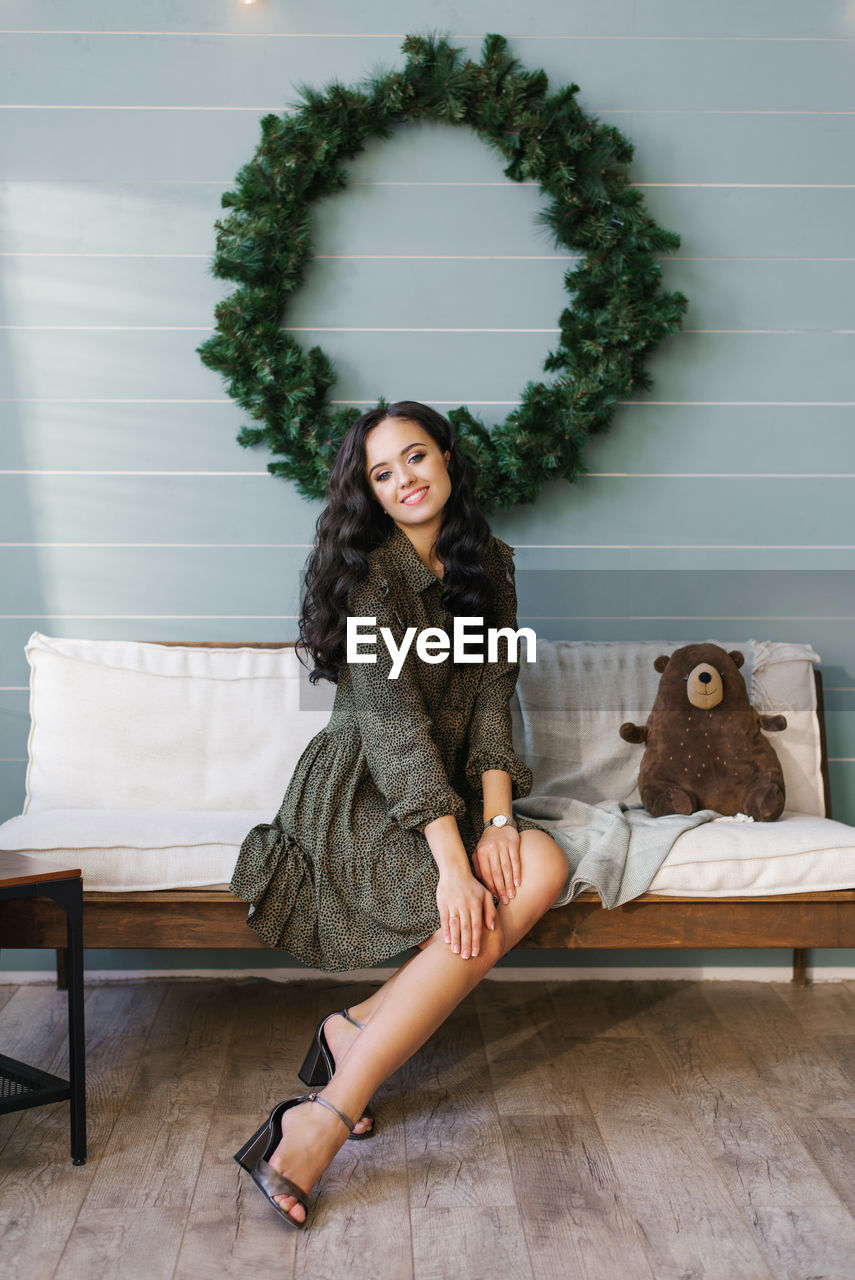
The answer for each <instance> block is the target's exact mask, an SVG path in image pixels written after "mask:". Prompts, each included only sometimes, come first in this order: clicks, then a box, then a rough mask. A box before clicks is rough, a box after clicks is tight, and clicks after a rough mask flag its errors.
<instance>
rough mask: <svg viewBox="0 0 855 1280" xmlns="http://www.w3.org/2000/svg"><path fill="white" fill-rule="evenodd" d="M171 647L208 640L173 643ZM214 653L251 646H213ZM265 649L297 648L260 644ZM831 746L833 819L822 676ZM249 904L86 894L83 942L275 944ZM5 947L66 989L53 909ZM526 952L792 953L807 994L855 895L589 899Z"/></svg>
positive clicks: (841, 939) (582, 898)
mask: <svg viewBox="0 0 855 1280" xmlns="http://www.w3.org/2000/svg"><path fill="white" fill-rule="evenodd" d="M160 643H165V644H188V643H192V644H193V645H194V646H196V647H200V642H199V641H192V642H188V641H163V642H160ZM204 647H208V648H237V647H245V646H243V645H241V644H240V643H239V642H234V643H231V642H230V643H221V642H211V643H209V644H206V645H205V646H204ZM253 647H257V648H286V647H293V645H281V644H259V645H254V646H253ZM814 677H815V680H816V689H817V715H818V720H819V728H820V741H821V747H822V776H823V784H824V789H825V802H826V816H828V817H830V816H831V791H830V785H829V774H828V753H827V747H826V734H825V718H824V713H823V700H822V677H821V675H820V672H819V671H816V670H815V671H814ZM246 915H247V904H246V903H245V902H244V901H243V900H242V899H239V898H236V897H235V896H234V895H233V894H232V893H230V892H229V891H228V890H226V889H217V888H212V889H169V890H162V891H149V892H140V891H134V892H119V893H102V892H87V893H84V914H83V940H84V946H85V947H89V948H95V949H98V948H111V949H114V948H118V949H122V948H135V949H136V948H140V949H149V948H155V949H157V948H165V947H169V948H181V949H184V948H213V949H226V950H232V949H234V950H243V949H247V950H258V949H263V948H265V944H264V943H263V942H262V941H261V940H260V938H259V937H258V936H257V934H255V933H254V932H253V931H252V930H251V929H250V928H249V927H248V926H247V924H246ZM0 946H3V947H32V948H41V947H48V948H55V949H56V951H57V977H58V984H59V985H61V986H62V985H64V970H65V961H64V946H65V922H64V919H63V918H62V916H61V913H60V912H58V911H57V910H56V908H55V906H54V904H52V903H51V902H49V901H48V900H45V899H33V898H29V899H24V900H23V901H15V902H8V903H2V904H0ZM518 947H519V948H520V949H546V948H556V949H558V948H560V949H567V948H572V949H576V948H579V949H581V948H585V949H601V950H602V949H610V948H613V949H617V950H620V949H627V948H686V949H697V948H734V947H739V948H764V949H768V948H781V947H783V948H786V949H788V950H792V952H793V981H794V982H796V983H797V984H798V985H800V986H804V984H805V981H806V972H807V952H808V950H809V949H810V948H813V947H855V889H843V890H835V891H828V892H824V893H794V894H786V895H779V896H769V897H732V898H696V897H691V898H682V897H679V898H678V897H671V896H668V897H666V896H662V895H656V894H649V893H646V894H642V895H641V896H640V897H638V898H635V899H633V901H631V902H628V903H626V904H625V905H624V906H621V907H615V908H614V909H613V910H606V909H604V908H603V906H602V904H601V902H600V898H599V896H598V895H597V894H596V893H583V894H580V895H579V896H578V897H577V898H575V899H574V901H573V902H571V903H569V904H568V905H567V906H565V907H558V908H555V909H554V910H551V911H548V912H547V913H546V915H545V916H543V917H542V919H541V920H540V921H539V922H538V923H537V925H536V926H535V928H534V929H533V930H532V931H531V932H530V933H529V934H527V935H526V937H525V938H523V939H522V941H521V942H520V943H518Z"/></svg>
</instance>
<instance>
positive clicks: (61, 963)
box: [56, 947, 68, 991]
mask: <svg viewBox="0 0 855 1280" xmlns="http://www.w3.org/2000/svg"><path fill="white" fill-rule="evenodd" d="M56 989H57V991H67V990H68V947H57V949H56Z"/></svg>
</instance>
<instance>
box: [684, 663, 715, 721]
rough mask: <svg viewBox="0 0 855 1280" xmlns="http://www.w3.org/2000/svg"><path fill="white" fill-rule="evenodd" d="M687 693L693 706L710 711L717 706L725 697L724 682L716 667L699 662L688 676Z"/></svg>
mask: <svg viewBox="0 0 855 1280" xmlns="http://www.w3.org/2000/svg"><path fill="white" fill-rule="evenodd" d="M686 693H687V695H688V698H689V702H690V703H691V704H692V706H693V707H702V708H704V710H706V711H709V710H710V709H711V708H712V707H717V706H718V704H719V703H720V702H721V700H722V698H723V697H724V683H723V681H722V678H721V675H720V674H719V672H718V671H716V669H715V667H711V666H710V665H709V663H706V662H699V663H698V665H697V666H696V667H694V668H693V669H692V670H691V671H690V672H689V674H688V676H687V678H686Z"/></svg>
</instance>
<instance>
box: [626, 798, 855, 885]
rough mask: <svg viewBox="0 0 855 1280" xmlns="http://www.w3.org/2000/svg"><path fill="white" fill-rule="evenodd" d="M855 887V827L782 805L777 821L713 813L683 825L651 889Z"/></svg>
mask: <svg viewBox="0 0 855 1280" xmlns="http://www.w3.org/2000/svg"><path fill="white" fill-rule="evenodd" d="M852 888H855V827H849V826H846V825H845V824H844V823H842V822H833V821H832V820H831V819H830V818H817V817H815V816H814V815H812V814H804V813H794V812H792V811H791V810H785V811H784V813H783V815H782V816H781V817H780V818H779V819H778V821H777V822H740V821H737V820H735V819H733V818H715V819H714V820H713V821H712V822H706V823H702V825H701V826H699V827H693V828H692V830H691V831H684V832H683V834H682V835H681V836H679V837H678V838H677V840H675V842H674V845H673V847H672V849H671V851H670V853H669V854H668V856H667V858H666V859H665V861H664V862H663V863H662V866H661V867H660V868H659V870H658V871H657V873H656V875H655V876H654V877H653V881H652V883H651V885H650V888H649V890H648V892H649V893H661V894H670V895H679V896H681V897H704V898H729V897H737V896H746V897H754V896H761V895H763V894H775V893H797V892H803V893H821V892H824V891H825V890H826V889H852Z"/></svg>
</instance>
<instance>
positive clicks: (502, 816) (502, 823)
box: [484, 813, 517, 831]
mask: <svg viewBox="0 0 855 1280" xmlns="http://www.w3.org/2000/svg"><path fill="white" fill-rule="evenodd" d="M488 827H513V829H514V831H516V830H517V824H516V823H515V822H514V820H513V818H509V817H508V815H507V814H506V813H496V814H494V815H493V817H492V818H491V819H490V821H489V822H485V823H484V830H485V831H486V830H487V828H488Z"/></svg>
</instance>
